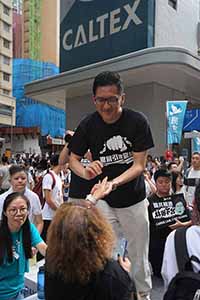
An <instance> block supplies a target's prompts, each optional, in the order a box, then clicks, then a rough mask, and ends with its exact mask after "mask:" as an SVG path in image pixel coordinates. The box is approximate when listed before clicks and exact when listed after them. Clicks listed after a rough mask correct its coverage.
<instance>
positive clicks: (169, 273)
mask: <svg viewBox="0 0 200 300" xmlns="http://www.w3.org/2000/svg"><path fill="white" fill-rule="evenodd" d="M192 224H193V225H192V226H191V227H190V228H188V230H187V232H186V242H187V249H188V254H189V256H190V257H191V256H192V255H194V256H196V257H198V258H199V259H200V247H199V243H200V184H199V185H198V186H197V187H196V190H195V199H194V203H193V213H192ZM174 235H175V230H174V231H172V232H171V233H170V234H169V236H168V237H167V240H166V243H165V250H164V256H163V263H162V270H161V274H162V277H163V279H164V283H165V288H167V286H168V285H169V283H170V281H171V280H172V278H173V277H174V276H175V275H176V274H177V273H178V266H177V262H176V253H175V246H174ZM192 266H193V270H194V272H199V271H200V265H199V264H197V263H195V262H192Z"/></svg>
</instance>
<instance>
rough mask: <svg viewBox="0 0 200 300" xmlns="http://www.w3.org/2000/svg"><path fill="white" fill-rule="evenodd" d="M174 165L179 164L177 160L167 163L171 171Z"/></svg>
mask: <svg viewBox="0 0 200 300" xmlns="http://www.w3.org/2000/svg"><path fill="white" fill-rule="evenodd" d="M172 165H176V166H177V164H176V163H175V161H170V163H168V165H167V169H168V170H169V171H170V170H171V167H172Z"/></svg>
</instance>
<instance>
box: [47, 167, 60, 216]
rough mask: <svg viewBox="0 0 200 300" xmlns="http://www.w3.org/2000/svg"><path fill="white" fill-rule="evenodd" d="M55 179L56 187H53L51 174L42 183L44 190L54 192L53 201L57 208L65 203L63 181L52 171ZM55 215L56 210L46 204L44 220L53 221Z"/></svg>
mask: <svg viewBox="0 0 200 300" xmlns="http://www.w3.org/2000/svg"><path fill="white" fill-rule="evenodd" d="M50 172H51V173H53V175H54V178H55V186H54V188H53V189H52V186H53V178H52V176H51V175H50V174H48V173H47V174H46V175H45V176H44V178H43V181H42V189H43V190H50V191H52V199H53V201H54V203H55V205H56V206H57V207H59V206H60V205H61V204H62V203H63V193H62V180H61V178H60V176H59V175H57V174H56V173H55V172H53V171H52V170H51V171H50ZM54 215H55V210H53V209H51V208H50V206H49V205H48V204H47V202H45V205H44V207H43V210H42V216H43V220H52V219H53V217H54Z"/></svg>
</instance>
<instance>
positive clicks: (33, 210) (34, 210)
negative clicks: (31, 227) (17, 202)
mask: <svg viewBox="0 0 200 300" xmlns="http://www.w3.org/2000/svg"><path fill="white" fill-rule="evenodd" d="M13 192H14V191H13V189H12V187H11V188H10V189H9V190H8V191H7V192H5V193H3V194H1V195H0V219H1V214H2V210H3V204H4V200H5V199H6V197H7V196H8V195H10V194H11V193H13ZM24 195H25V196H26V197H27V198H28V200H29V201H30V210H29V220H30V222H32V223H34V224H35V222H34V216H38V215H42V208H41V204H40V199H39V197H38V195H37V194H36V193H34V192H32V191H31V190H29V189H28V188H27V187H26V189H25V192H24Z"/></svg>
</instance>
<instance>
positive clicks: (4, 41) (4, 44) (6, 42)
mask: <svg viewBox="0 0 200 300" xmlns="http://www.w3.org/2000/svg"><path fill="white" fill-rule="evenodd" d="M3 46H4V47H5V48H7V49H10V41H8V40H6V39H3Z"/></svg>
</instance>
